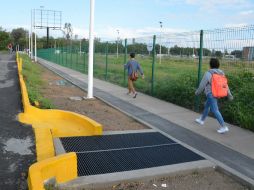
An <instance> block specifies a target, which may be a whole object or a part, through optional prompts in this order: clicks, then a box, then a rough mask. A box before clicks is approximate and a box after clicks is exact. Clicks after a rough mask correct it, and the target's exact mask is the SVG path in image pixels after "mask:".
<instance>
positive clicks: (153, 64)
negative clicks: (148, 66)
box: [151, 35, 156, 96]
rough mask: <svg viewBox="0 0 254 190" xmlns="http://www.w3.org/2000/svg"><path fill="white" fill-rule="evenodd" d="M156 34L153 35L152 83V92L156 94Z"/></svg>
mask: <svg viewBox="0 0 254 190" xmlns="http://www.w3.org/2000/svg"><path fill="white" fill-rule="evenodd" d="M155 45H156V35H154V36H153V62H152V84H151V94H152V96H153V95H154V66H155V56H156V49H155Z"/></svg>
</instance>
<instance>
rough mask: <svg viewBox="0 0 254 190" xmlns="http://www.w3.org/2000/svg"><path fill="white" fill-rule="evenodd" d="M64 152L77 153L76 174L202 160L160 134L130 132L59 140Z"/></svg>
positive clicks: (126, 169)
mask: <svg viewBox="0 0 254 190" xmlns="http://www.w3.org/2000/svg"><path fill="white" fill-rule="evenodd" d="M61 141H62V144H63V146H64V148H65V150H66V151H67V152H70V151H74V152H77V157H78V175H79V176H88V175H96V174H105V173H114V172H122V171H130V170H137V169H144V168H151V167H158V166H164V165H171V164H178V163H184V162H191V161H198V160H203V159H204V158H203V157H201V156H199V155H198V154H196V153H194V152H192V151H190V150H189V149H187V148H185V147H183V146H181V145H180V144H178V143H176V142H174V141H173V140H171V139H169V138H167V137H165V136H163V135H162V134H160V133H157V132H152V133H134V134H133V133H130V134H119V135H105V136H92V137H68V138H61Z"/></svg>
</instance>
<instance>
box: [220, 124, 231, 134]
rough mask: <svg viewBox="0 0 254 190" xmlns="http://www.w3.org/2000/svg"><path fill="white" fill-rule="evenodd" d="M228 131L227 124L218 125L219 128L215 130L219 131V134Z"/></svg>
mask: <svg viewBox="0 0 254 190" xmlns="http://www.w3.org/2000/svg"><path fill="white" fill-rule="evenodd" d="M228 131H229V129H228V127H227V126H224V127H220V128H219V129H218V130H217V132H218V133H220V134H223V133H226V132H228Z"/></svg>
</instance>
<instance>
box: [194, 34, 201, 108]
mask: <svg viewBox="0 0 254 190" xmlns="http://www.w3.org/2000/svg"><path fill="white" fill-rule="evenodd" d="M202 61H203V30H201V31H200V48H199V62H198V81H197V88H198V86H199V83H200V80H201V72H202ZM199 105H200V96H196V97H195V111H197V112H198V111H199Z"/></svg>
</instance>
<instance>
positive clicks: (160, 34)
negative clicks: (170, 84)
mask: <svg viewBox="0 0 254 190" xmlns="http://www.w3.org/2000/svg"><path fill="white" fill-rule="evenodd" d="M159 23H160V28H161V31H160V64H161V42H162V39H161V38H162V22H161V21H160V22H159Z"/></svg>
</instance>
